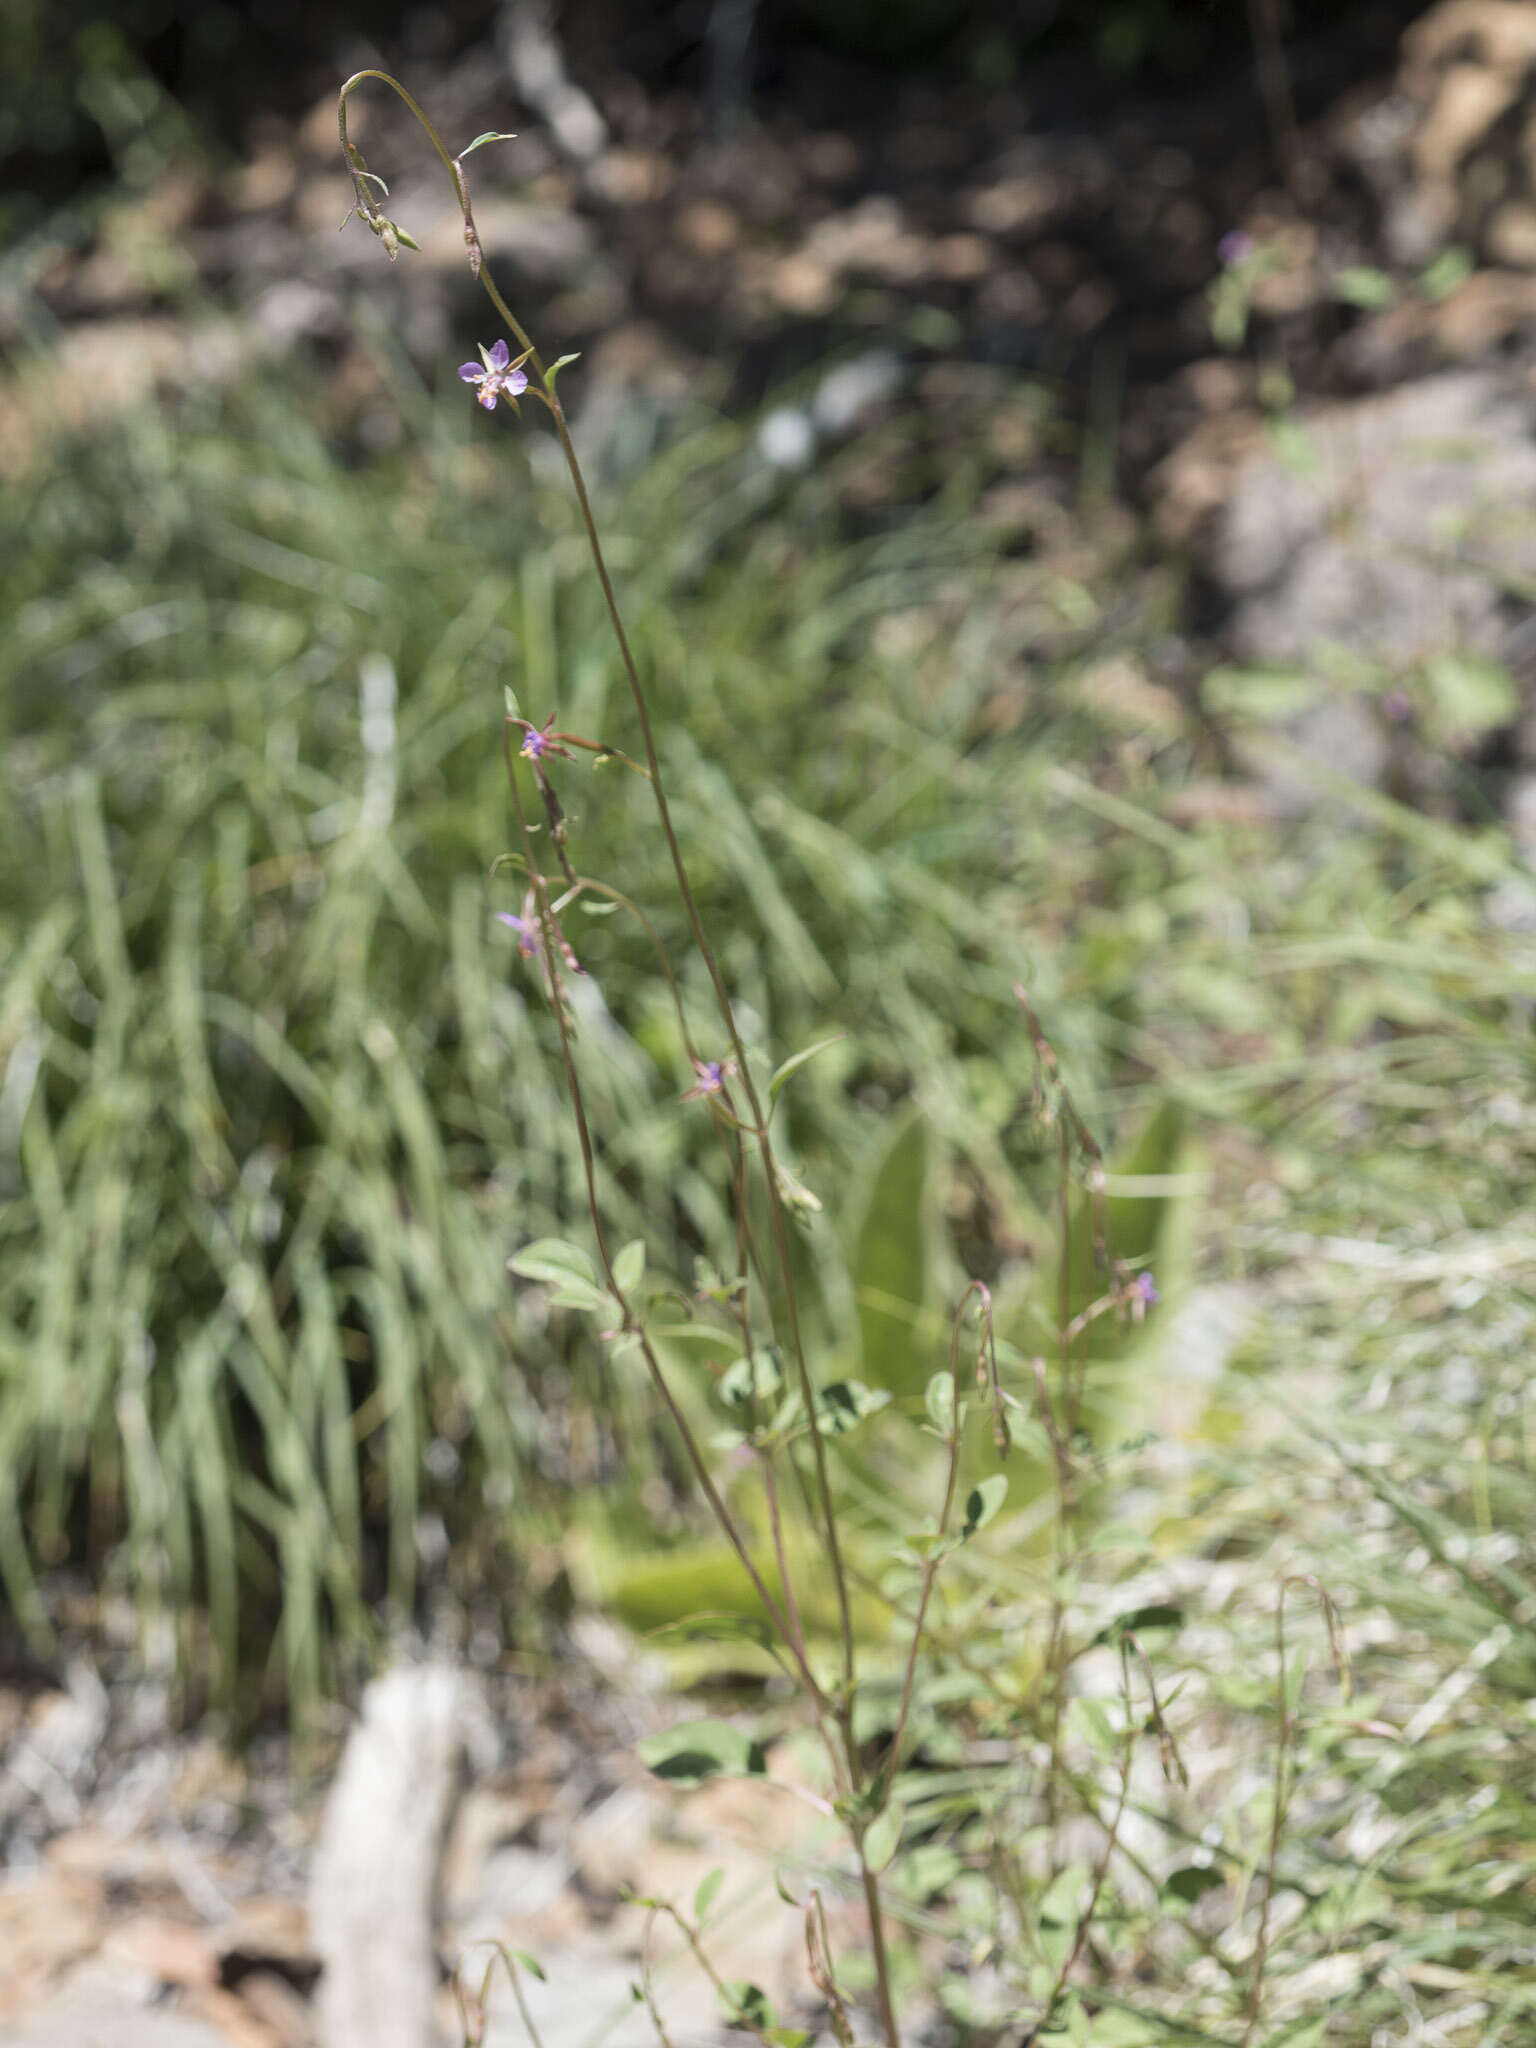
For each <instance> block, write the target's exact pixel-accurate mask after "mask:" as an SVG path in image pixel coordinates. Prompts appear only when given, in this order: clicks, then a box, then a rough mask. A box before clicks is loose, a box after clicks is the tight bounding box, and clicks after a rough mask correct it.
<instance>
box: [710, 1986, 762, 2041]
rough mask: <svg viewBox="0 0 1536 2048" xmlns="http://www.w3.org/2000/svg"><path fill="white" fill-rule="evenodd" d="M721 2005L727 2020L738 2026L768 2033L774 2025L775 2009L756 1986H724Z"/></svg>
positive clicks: (721, 1990)
mask: <svg viewBox="0 0 1536 2048" xmlns="http://www.w3.org/2000/svg"><path fill="white" fill-rule="evenodd" d="M720 2005H721V2008H722V2010H723V2011H724V2013H725V2016H726V2018H727V2019H729V2020H731V2021H733V2022H734V2023H735V2024H736V2025H737V2026H743V2027H751V2028H753V2029H754V2030H755V2031H756V2030H761V2031H762V2032H764V2033H766V2032H767V2031H768V2029H769V2028H770V2027H771V2026H773V2024H774V2014H773V2007H772V2006H771V2005H770V2004H769V2003H768V1997H767V1994H766V1993H765V1992H763V1991H761V1990H760V1989H759V1988H758V1986H757V1985H756V1984H722V1985H721V1986H720Z"/></svg>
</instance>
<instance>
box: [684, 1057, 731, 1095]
mask: <svg viewBox="0 0 1536 2048" xmlns="http://www.w3.org/2000/svg"><path fill="white" fill-rule="evenodd" d="M693 1071H694V1072H695V1073H696V1074H697V1075H698V1077H699V1078H698V1080H697V1082H695V1084H694V1086H693V1087H692V1088H690V1089H689V1090H688V1093H687V1094H686V1095H684V1096H681V1097H679V1100H680V1101H683V1102H698V1101H699V1100H700V1099H701V1098H702V1097H704V1096H706V1095H723V1094H724V1093H725V1084H726V1081H727V1079H728V1078H729V1076H730V1075H732V1074H734V1073H735V1071H736V1062H735V1061H734V1060H695V1061H694V1063H693Z"/></svg>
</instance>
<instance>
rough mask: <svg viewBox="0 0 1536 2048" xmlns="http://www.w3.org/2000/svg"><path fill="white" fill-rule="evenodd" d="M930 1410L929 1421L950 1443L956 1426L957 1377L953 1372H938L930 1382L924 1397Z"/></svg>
mask: <svg viewBox="0 0 1536 2048" xmlns="http://www.w3.org/2000/svg"><path fill="white" fill-rule="evenodd" d="M924 1401H925V1404H926V1406H927V1409H928V1420H929V1421H930V1422H931V1423H932V1424H933V1426H934V1428H935V1429H936V1430H937V1431H938V1432H939V1435H940V1436H941V1437H943V1438H944V1439H945V1441H946V1442H948V1440H949V1437H950V1434H951V1432H952V1431H953V1429H954V1426H955V1376H954V1374H953V1373H952V1372H936V1373H935V1374H934V1376H933V1378H932V1379H931V1380H930V1381H929V1382H928V1392H927V1394H926V1395H925V1396H924Z"/></svg>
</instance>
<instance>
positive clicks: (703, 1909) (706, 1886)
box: [693, 1870, 725, 1927]
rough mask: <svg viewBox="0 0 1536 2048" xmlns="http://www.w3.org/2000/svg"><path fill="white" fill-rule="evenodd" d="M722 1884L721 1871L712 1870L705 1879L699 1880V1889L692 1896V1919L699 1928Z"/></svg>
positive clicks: (723, 1873) (722, 1876) (723, 1881)
mask: <svg viewBox="0 0 1536 2048" xmlns="http://www.w3.org/2000/svg"><path fill="white" fill-rule="evenodd" d="M724 1883H725V1872H724V1871H723V1870H712V1871H711V1872H710V1873H709V1875H708V1876H707V1877H705V1878H703V1879H701V1880H700V1883H699V1888H698V1890H697V1891H696V1892H695V1893H694V1895H693V1917H694V1919H695V1920H696V1921H697V1922H698V1923H699V1925H700V1926H701V1927H702V1926H703V1924H704V1922H705V1920H706V1919H707V1918H708V1917H709V1909H710V1907H711V1906H712V1905H713V1904H714V1903H715V1899H716V1898H717V1896H718V1895H719V1891H720V1887H721V1885H723V1884H724Z"/></svg>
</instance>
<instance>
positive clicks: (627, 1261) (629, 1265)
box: [613, 1237, 645, 1294]
mask: <svg viewBox="0 0 1536 2048" xmlns="http://www.w3.org/2000/svg"><path fill="white" fill-rule="evenodd" d="M613 1277H614V1282H615V1284H616V1285H617V1287H618V1288H619V1291H620V1293H622V1294H633V1292H634V1291H635V1289H636V1288H637V1287H638V1286H639V1285H640V1282H641V1281H642V1280H643V1279H644V1278H645V1240H644V1239H643V1238H639V1237H636V1238H632V1239H631V1240H630V1242H629V1243H628V1244H627V1245H625V1247H624V1249H623V1250H622V1251H621V1252H620V1253H619V1255H618V1257H617V1258H616V1259H615V1260H614V1262H613Z"/></svg>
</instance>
